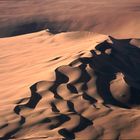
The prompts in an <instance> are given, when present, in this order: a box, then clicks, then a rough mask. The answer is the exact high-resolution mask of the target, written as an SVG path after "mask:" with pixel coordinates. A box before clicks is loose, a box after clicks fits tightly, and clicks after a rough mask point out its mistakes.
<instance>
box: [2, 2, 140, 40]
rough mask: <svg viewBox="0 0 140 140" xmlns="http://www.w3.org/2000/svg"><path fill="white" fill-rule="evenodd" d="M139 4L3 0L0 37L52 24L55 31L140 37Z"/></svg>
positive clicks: (51, 27)
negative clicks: (92, 32) (93, 32)
mask: <svg viewBox="0 0 140 140" xmlns="http://www.w3.org/2000/svg"><path fill="white" fill-rule="evenodd" d="M139 6H140V1H139V0H133V1H131V0H123V1H122V0H116V1H114V0H109V1H108V0H102V1H96V0H86V1H85V0H76V1H75V0H71V1H69V0H59V1H56V0H51V1H50V0H43V1H38V0H30V1H28V0H24V1H19V0H11V1H9V0H3V1H0V31H1V32H0V37H6V36H14V35H19V34H26V33H29V32H35V31H39V30H43V29H46V28H48V29H49V30H50V31H51V32H52V33H59V32H65V31H79V30H80V31H95V32H99V33H102V34H107V35H113V36H116V37H118V38H128V37H134V38H139V37H140V34H139V32H137V31H138V30H139V28H140V26H139V24H138V23H139V22H140V19H139V18H138V17H139V16H140V10H139ZM17 11H18V12H17ZM106 27H108V28H106Z"/></svg>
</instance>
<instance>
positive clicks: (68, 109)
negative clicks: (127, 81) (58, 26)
mask: <svg viewBox="0 0 140 140" xmlns="http://www.w3.org/2000/svg"><path fill="white" fill-rule="evenodd" d="M106 39H108V36H105V35H100V34H95V33H90V32H71V33H61V34H57V35H52V34H50V33H48V32H46V31H41V32H38V33H33V34H28V35H23V36H18V37H12V38H6V39H0V43H1V47H0V52H1V58H0V60H1V61H0V70H1V73H0V78H1V79H0V85H1V88H0V93H1V94H0V100H1V102H0V106H1V109H0V137H1V138H3V139H10V138H13V139H46V138H47V139H61V138H64V139H78V138H79V139H128V138H129V139H137V138H139V137H140V134H139V129H140V125H139V124H140V113H139V105H138V104H137V105H133V104H131V103H129V102H128V101H127V99H128V97H127V96H119V95H118V94H120V93H121V92H122V91H123V92H127V91H129V87H128V88H126V86H124V87H125V89H124V88H123V86H122V87H121V88H120V83H121V85H122V83H124V81H121V79H123V78H122V75H119V76H120V77H121V78H120V77H119V78H118V79H116V80H115V78H116V73H118V69H116V67H114V65H112V63H111V61H110V55H111V53H112V50H110V49H111V48H110V47H108V44H106V42H104V40H106ZM126 43H127V41H126ZM95 49H96V50H95ZM7 54H10V55H7ZM119 57H120V59H121V53H120V55H119ZM111 58H112V57H111ZM118 60H119V58H118V57H116V59H115V60H114V61H112V62H113V63H114V62H116V61H118ZM128 68H129V67H128ZM122 69H123V68H122ZM118 80H119V82H118ZM110 84H111V86H113V88H111V89H110V87H111V86H110ZM113 84H114V85H113ZM29 87H30V88H29ZM118 89H119V90H120V93H119V92H118ZM110 91H112V93H111V92H110ZM116 91H117V92H116ZM116 93H117V94H116ZM112 95H113V96H115V97H119V98H117V99H118V100H115V98H113V97H112ZM122 98H127V99H126V100H125V99H122ZM120 101H121V102H120Z"/></svg>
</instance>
